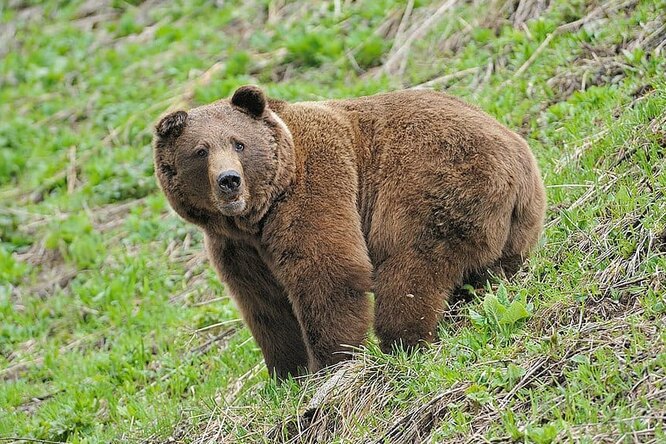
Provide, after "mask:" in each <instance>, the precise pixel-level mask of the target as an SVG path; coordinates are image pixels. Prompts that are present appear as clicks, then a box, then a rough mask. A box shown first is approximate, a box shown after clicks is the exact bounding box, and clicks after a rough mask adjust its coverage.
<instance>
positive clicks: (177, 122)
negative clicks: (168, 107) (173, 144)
mask: <svg viewBox="0 0 666 444" xmlns="http://www.w3.org/2000/svg"><path fill="white" fill-rule="evenodd" d="M185 123H187V113H186V112H185V111H176V112H173V113H170V114H167V115H166V116H164V117H162V119H161V120H160V121H159V123H158V124H157V125H155V134H157V137H160V138H168V137H178V136H180V134H181V133H182V132H183V129H184V128H185Z"/></svg>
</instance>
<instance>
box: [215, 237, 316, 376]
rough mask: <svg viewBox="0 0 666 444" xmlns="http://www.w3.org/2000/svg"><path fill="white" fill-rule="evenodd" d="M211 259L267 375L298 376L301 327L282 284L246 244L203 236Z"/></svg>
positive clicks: (303, 355) (303, 361)
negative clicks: (250, 337)
mask: <svg viewBox="0 0 666 444" xmlns="http://www.w3.org/2000/svg"><path fill="white" fill-rule="evenodd" d="M206 247H207V250H208V254H209V257H210V260H211V262H212V263H213V265H214V266H215V269H216V270H217V272H218V274H219V275H220V278H221V279H222V281H223V282H224V283H225V284H226V285H227V287H228V289H229V290H230V292H231V296H232V297H233V299H234V301H235V302H236V305H237V306H238V308H239V310H240V312H241V314H242V316H243V320H244V321H245V323H246V324H247V326H248V327H249V328H250V331H251V332H252V336H254V339H255V340H256V341H257V343H258V344H259V347H260V348H261V352H262V354H263V355H264V360H265V361H266V367H267V368H268V372H269V373H270V374H271V376H275V377H277V378H278V379H284V378H287V377H288V376H289V375H292V376H298V375H299V374H301V373H303V372H304V371H305V370H306V367H307V363H308V362H307V361H308V356H307V352H306V349H305V344H304V342H303V336H302V333H301V327H300V325H299V323H298V321H297V319H296V316H295V315H294V312H293V310H292V307H291V303H290V302H289V299H288V297H287V294H286V293H285V291H284V289H283V288H282V286H281V285H280V284H279V283H278V282H277V280H276V279H275V277H274V276H273V274H272V273H271V271H270V270H269V269H268V267H267V266H266V264H265V263H264V262H263V260H262V259H261V257H260V256H259V254H258V252H257V251H256V249H255V248H254V247H252V246H250V245H246V244H243V243H241V242H237V241H233V240H230V239H226V238H219V237H213V236H206Z"/></svg>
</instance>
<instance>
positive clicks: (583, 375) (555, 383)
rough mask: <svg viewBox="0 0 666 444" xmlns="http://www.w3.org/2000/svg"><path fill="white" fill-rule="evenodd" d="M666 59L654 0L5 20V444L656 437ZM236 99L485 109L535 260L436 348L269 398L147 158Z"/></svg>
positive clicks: (0, 263) (68, 13)
mask: <svg viewBox="0 0 666 444" xmlns="http://www.w3.org/2000/svg"><path fill="white" fill-rule="evenodd" d="M665 40H666V1H664V0H652V1H650V0H624V1H621V0H609V1H605V2H604V1H596V0H575V1H564V0H494V1H491V0H488V1H481V0H468V1H463V0H458V1H456V0H447V1H443V2H442V1H441V0H436V1H433V2H430V1H427V0H409V1H407V2H399V1H393V0H380V1H371V0H359V1H350V0H344V1H342V0H336V1H322V2H319V1H317V2H286V1H284V0H275V1H269V0H250V1H243V2H241V1H218V2H211V1H205V0H198V1H193V2H166V1H159V0H147V1H145V2H140V1H135V0H129V1H120V0H87V1H79V0H72V1H49V2H39V1H31V0H7V1H2V2H0V113H1V115H2V118H1V119H0V442H5V441H10V442H11V441H18V442H20V440H19V438H30V439H32V440H33V441H34V440H46V441H48V442H61V441H67V442H77V443H83V442H86V443H87V442H91V443H92V442H110V441H117V442H129V441H133V442H134V441H136V442H197V443H204V442H224V443H235V442H238V443H241V442H242V443H249V442H267V443H272V442H283V441H290V442H376V443H411V442H451V443H464V442H535V443H550V442H586V443H601V442H609V443H611V442H612V443H616V442H619V443H621V442H655V443H656V442H666V430H665V429H664V422H665V419H666V347H665V341H666V329H665V328H664V327H665V326H666V325H665V324H666V323H665V320H666V316H665V315H666V296H665V294H666V199H665V198H664V194H665V193H666V159H665V158H666V77H665V75H664V73H665V72H666V43H665ZM247 83H256V84H260V85H262V86H263V87H264V88H265V89H266V90H267V91H268V93H269V94H270V95H272V96H275V97H279V98H283V99H288V100H316V99H323V98H336V97H351V96H358V95H366V94H372V93H376V92H381V91H389V90H394V89H400V88H409V87H427V88H434V89H437V90H445V91H448V92H450V93H452V94H455V95H457V96H460V97H462V98H464V99H466V100H468V101H470V102H472V103H475V104H477V105H479V106H480V107H482V108H483V109H485V110H486V111H487V112H489V113H490V114H492V115H494V116H495V117H496V118H497V119H499V120H500V121H501V122H502V123H504V124H506V125H507V126H509V127H510V128H513V129H515V130H516V131H518V132H519V133H521V134H522V135H523V136H524V137H525V138H526V139H527V140H528V141H529V143H530V145H531V146H532V148H533V150H534V152H535V154H536V156H537V158H538V160H539V164H540V166H541V168H542V172H543V176H544V180H545V182H546V184H547V186H548V199H549V208H548V215H547V228H546V230H545V233H544V236H543V240H542V242H541V245H540V247H539V249H538V251H537V252H536V253H535V254H534V256H533V257H532V258H531V260H530V261H529V263H528V264H527V265H526V267H525V268H524V270H523V271H522V272H521V273H520V275H519V276H518V278H517V279H515V280H514V281H512V282H501V283H494V284H493V285H492V286H489V287H488V288H486V289H485V290H472V289H468V290H467V292H468V293H469V297H468V298H467V299H469V300H468V301H466V302H459V303H456V304H455V305H454V306H453V307H452V309H451V312H450V314H449V315H447V317H446V319H445V321H444V322H443V323H442V326H441V328H440V331H439V337H440V338H441V342H440V343H439V344H437V345H434V346H433V347H432V348H431V349H429V350H427V351H424V352H422V353H419V354H416V355H414V356H384V355H382V354H381V353H380V352H379V351H378V350H377V347H376V345H375V344H374V343H372V342H371V343H370V344H368V349H367V350H365V351H364V353H363V354H362V355H361V357H360V358H359V359H358V360H356V361H353V362H350V363H348V364H345V365H344V366H342V367H340V368H339V369H333V370H332V371H331V372H330V373H328V374H320V375H315V376H313V377H310V378H306V379H303V380H301V381H298V382H297V381H291V382H288V383H285V384H282V385H278V384H275V383H274V382H272V381H271V380H270V379H269V378H268V373H267V371H266V369H265V367H264V365H263V362H262V359H261V354H260V352H259V349H258V347H257V345H256V343H255V342H254V340H253V339H252V338H251V335H250V333H249V331H248V330H247V329H246V328H245V327H244V326H243V325H242V323H241V322H240V321H239V315H238V312H237V311H236V310H235V308H234V307H233V304H232V303H231V302H230V301H229V299H228V297H227V295H226V293H225V290H224V287H223V286H222V285H221V284H220V283H219V282H218V280H217V278H216V277H215V275H214V273H213V271H212V270H211V268H210V267H209V266H208V264H207V263H206V260H205V257H204V256H203V255H202V238H201V235H200V234H199V233H198V232H197V230H196V229H195V228H194V227H192V226H190V225H187V224H186V223H184V222H182V221H181V220H180V219H179V218H178V217H177V216H176V215H175V214H174V213H173V212H172V211H171V210H170V209H169V208H168V205H167V204H166V202H165V199H164V197H163V196H162V195H161V194H160V192H159V190H158V189H157V186H156V182H155V179H154V177H153V166H152V157H151V147H150V141H151V130H152V124H153V123H154V121H155V120H156V119H157V118H158V116H159V115H160V114H162V113H163V112H164V111H165V110H167V109H173V108H176V107H189V106H194V105H198V104H203V103H206V102H209V101H212V100H215V99H217V98H220V97H226V96H227V95H228V94H229V93H230V92H231V91H233V90H234V88H235V87H237V86H239V85H242V84H247Z"/></svg>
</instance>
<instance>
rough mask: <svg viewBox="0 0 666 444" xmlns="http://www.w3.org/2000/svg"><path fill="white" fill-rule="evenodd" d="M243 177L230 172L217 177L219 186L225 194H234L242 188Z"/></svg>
mask: <svg viewBox="0 0 666 444" xmlns="http://www.w3.org/2000/svg"><path fill="white" fill-rule="evenodd" d="M240 185H241V176H240V174H238V171H234V170H229V171H225V172H223V173H221V174H220V175H219V176H217V186H219V187H220V189H221V190H222V191H224V192H225V193H233V192H235V191H237V190H238V188H240Z"/></svg>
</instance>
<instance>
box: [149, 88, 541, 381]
mask: <svg viewBox="0 0 666 444" xmlns="http://www.w3.org/2000/svg"><path fill="white" fill-rule="evenodd" d="M154 155H155V170H156V175H157V177H158V180H159V182H160V185H161V187H162V189H163V191H164V193H165V194H166V196H167V198H168V200H169V202H170V203H171V205H172V207H173V208H174V209H175V210H176V212H177V213H178V214H180V215H181V216H182V217H183V218H184V219H186V220H187V221H189V222H192V223H194V224H196V225H198V226H199V227H200V228H201V229H202V230H203V232H204V233H205V240H206V248H207V251H208V255H209V258H210V260H211V262H212V264H213V265H214V267H215V269H216V270H217V272H218V274H219V276H220V278H221V279H222V280H223V281H224V282H225V283H226V285H227V286H228V288H229V290H230V292H231V295H232V296H233V298H234V300H235V301H236V303H237V305H238V307H239V309H240V311H241V313H242V316H243V318H244V320H245V322H246V323H247V325H248V326H249V328H250V329H251V331H252V333H253V335H254V337H255V338H256V340H257V342H258V343H259V345H260V347H261V350H262V352H263V355H264V358H265V360H266V365H267V366H268V368H269V370H270V371H271V372H272V373H273V374H275V375H276V376H278V377H285V376H287V375H288V374H292V375H295V374H298V373H301V372H302V371H304V370H305V369H309V370H310V371H316V370H319V369H320V368H322V367H325V366H327V365H330V364H333V363H335V362H338V361H340V360H343V359H346V358H347V357H349V356H350V352H351V351H352V348H353V347H356V346H359V345H360V344H362V343H363V341H364V339H365V337H366V335H367V332H368V330H369V328H370V326H371V324H372V323H373V317H374V329H375V332H376V334H377V336H378V337H379V339H380V341H381V347H382V349H383V350H385V351H391V350H393V349H395V346H402V347H408V348H411V347H414V346H417V345H418V344H419V343H422V342H425V341H432V340H434V339H435V335H436V328H437V323H438V321H439V319H440V318H441V316H442V313H443V312H444V310H445V309H446V301H447V299H448V298H449V296H450V295H451V293H452V292H453V291H454V289H455V288H456V287H457V286H459V285H461V284H462V283H463V282H465V281H466V280H469V279H479V278H480V277H483V276H486V273H487V272H488V271H489V270H490V271H492V272H493V273H501V274H505V275H512V274H514V273H515V272H516V271H517V270H518V268H519V267H520V266H521V264H522V263H523V261H524V259H525V258H526V257H527V255H528V253H529V252H530V250H531V249H532V248H533V247H534V246H535V244H536V243H537V240H538V238H539V235H540V233H541V230H542V226H543V218H544V211H545V203H546V200H545V193H544V187H543V183H542V180H541V177H540V174H539V170H538V168H537V165H536V162H535V159H534V156H533V155H532V152H531V151H530V149H529V147H528V146H527V144H526V143H525V141H524V140H523V139H522V138H521V137H520V136H518V135H517V134H515V133H514V132H512V131H510V130H508V129H507V128H505V127H504V126H502V125H500V124H499V123H498V122H497V121H496V120H494V119H493V118H491V117H490V116H488V115H487V114H485V113H483V112H482V111H480V110H479V109H477V108H475V107H472V106H470V105H468V104H466V103H464V102H462V101H460V100H458V99H456V98H453V97H451V96H448V95H445V94H442V93H437V92H433V91H400V92H394V93H388V94H379V95H375V96H370V97H362V98H358V99H349V100H330V101H324V102H301V103H293V104H291V103H286V102H282V101H278V100H270V99H267V98H266V97H265V96H264V93H263V92H262V91H261V90H260V89H259V88H257V87H254V86H245V87H241V88H240V89H238V90H237V91H236V92H235V94H234V95H233V97H232V98H231V99H230V100H220V101H218V102H215V103H212V104H210V105H206V106H202V107H199V108H195V109H192V110H190V111H188V112H185V111H177V112H175V113H171V114H168V115H166V116H165V117H163V118H162V119H161V120H160V122H159V123H158V124H157V126H156V128H155V142H154ZM368 292H374V294H375V303H374V309H373V306H372V304H371V300H370V298H369V295H368V294H367V293H368Z"/></svg>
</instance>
